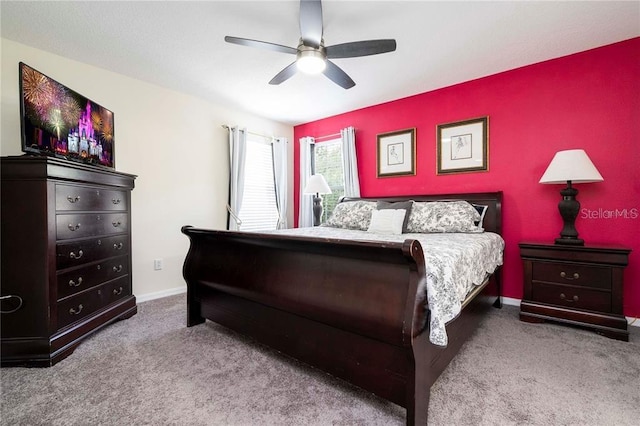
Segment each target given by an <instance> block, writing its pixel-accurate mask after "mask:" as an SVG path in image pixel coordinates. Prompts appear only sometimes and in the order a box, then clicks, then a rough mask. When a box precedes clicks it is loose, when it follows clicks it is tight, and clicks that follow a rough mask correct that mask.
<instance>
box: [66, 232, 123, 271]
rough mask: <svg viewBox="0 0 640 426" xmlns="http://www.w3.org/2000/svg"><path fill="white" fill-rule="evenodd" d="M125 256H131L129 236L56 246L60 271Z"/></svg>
mask: <svg viewBox="0 0 640 426" xmlns="http://www.w3.org/2000/svg"><path fill="white" fill-rule="evenodd" d="M124 254H129V236H128V235H116V236H114V237H102V238H95V239H92V240H85V241H74V242H67V243H58V244H56V265H57V269H58V270H60V269H65V268H70V267H73V266H80V265H84V264H85V263H89V262H93V261H95V260H100V259H104V258H107V257H113V256H120V255H124Z"/></svg>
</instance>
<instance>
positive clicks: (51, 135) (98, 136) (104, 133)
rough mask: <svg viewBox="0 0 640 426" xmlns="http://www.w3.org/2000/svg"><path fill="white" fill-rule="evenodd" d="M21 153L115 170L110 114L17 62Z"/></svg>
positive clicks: (111, 114)
mask: <svg viewBox="0 0 640 426" xmlns="http://www.w3.org/2000/svg"><path fill="white" fill-rule="evenodd" d="M19 67H20V94H21V104H20V112H21V115H22V117H21V118H22V119H21V125H22V151H24V152H26V153H29V154H40V155H51V156H56V157H63V158H67V159H69V160H73V161H79V162H82V163H87V164H95V165H100V166H105V167H110V168H114V166H115V164H114V151H113V148H114V136H113V113H112V112H111V111H109V110H108V109H106V108H104V107H102V106H100V105H98V104H97V103H95V102H93V101H91V100H89V99H87V98H85V97H84V96H82V95H80V94H78V93H76V92H75V91H73V90H71V89H69V88H68V87H66V86H64V85H62V84H60V83H58V82H57V81H55V80H53V79H52V78H49V77H47V76H46V75H44V74H42V73H40V72H39V71H36V70H35V69H33V68H31V67H30V66H28V65H26V64H24V63H22V62H20V65H19Z"/></svg>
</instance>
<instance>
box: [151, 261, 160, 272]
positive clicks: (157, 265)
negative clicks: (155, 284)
mask: <svg viewBox="0 0 640 426" xmlns="http://www.w3.org/2000/svg"><path fill="white" fill-rule="evenodd" d="M153 269H154V271H159V270H161V269H162V259H153Z"/></svg>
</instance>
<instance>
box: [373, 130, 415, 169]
mask: <svg viewBox="0 0 640 426" xmlns="http://www.w3.org/2000/svg"><path fill="white" fill-rule="evenodd" d="M377 142H378V143H377V145H378V150H377V153H378V156H377V161H378V167H377V176H378V177H391V176H403V175H415V174H416V129H415V128H411V129H405V130H397V131H394V132H388V133H381V134H379V135H378V138H377Z"/></svg>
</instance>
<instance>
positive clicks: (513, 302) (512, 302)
mask: <svg viewBox="0 0 640 426" xmlns="http://www.w3.org/2000/svg"><path fill="white" fill-rule="evenodd" d="M502 303H504V304H505V305H510V306H520V299H513V298H511V297H503V298H502ZM626 318H627V323H629V325H630V326H631V327H640V321H639V320H638V318H633V317H626Z"/></svg>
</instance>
